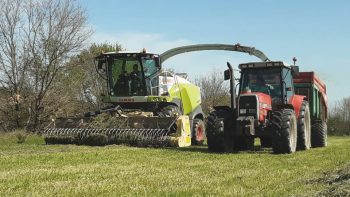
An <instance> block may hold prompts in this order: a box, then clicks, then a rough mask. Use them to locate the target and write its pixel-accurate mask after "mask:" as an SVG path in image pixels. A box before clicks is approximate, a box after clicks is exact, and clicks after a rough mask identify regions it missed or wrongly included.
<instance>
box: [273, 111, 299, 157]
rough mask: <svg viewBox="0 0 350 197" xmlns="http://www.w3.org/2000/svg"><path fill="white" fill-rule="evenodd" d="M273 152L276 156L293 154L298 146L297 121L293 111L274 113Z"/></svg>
mask: <svg viewBox="0 0 350 197" xmlns="http://www.w3.org/2000/svg"><path fill="white" fill-rule="evenodd" d="M272 127H273V129H272V135H271V137H272V138H271V139H272V150H273V152H274V153H276V154H284V153H293V152H295V151H296V146H297V119H296V116H295V112H294V110H292V109H278V110H275V111H274V112H273V119H272Z"/></svg>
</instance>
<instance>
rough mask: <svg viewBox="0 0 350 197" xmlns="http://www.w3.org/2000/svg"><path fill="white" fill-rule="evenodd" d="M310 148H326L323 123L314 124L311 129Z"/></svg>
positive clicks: (324, 125)
mask: <svg viewBox="0 0 350 197" xmlns="http://www.w3.org/2000/svg"><path fill="white" fill-rule="evenodd" d="M311 146H312V147H313V148H316V147H325V146H327V124H326V123H325V122H323V121H319V122H315V123H314V124H313V125H312V127H311Z"/></svg>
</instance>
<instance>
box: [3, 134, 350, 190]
mask: <svg viewBox="0 0 350 197" xmlns="http://www.w3.org/2000/svg"><path fill="white" fill-rule="evenodd" d="M16 141H17V139H16V137H15V136H14V135H11V134H2V135H1V136H0V196H47V195H49V196H101V195H103V196H120V195H124V196H125V195H127V196H135V195H137V196H140V195H142V196H143V195H147V196H193V195H194V196H203V195H210V196H313V195H316V194H318V193H319V192H320V191H324V190H325V189H326V188H327V187H328V186H327V185H326V184H324V183H322V182H320V181H310V180H315V179H318V178H320V177H322V176H323V174H325V173H327V172H333V171H335V170H337V169H341V168H344V167H346V166H348V165H349V164H350V138H345V137H330V138H329V142H328V144H329V146H328V147H327V148H318V149H311V150H309V151H303V152H297V153H295V154H290V155H274V154H271V153H270V150H269V149H267V150H258V151H256V152H241V153H236V154H213V153H208V152H207V150H206V147H191V148H181V149H180V148H165V149H155V148H134V147H127V146H117V145H112V146H106V147H87V146H75V145H44V141H43V139H42V138H41V137H37V136H30V137H29V138H28V139H27V141H26V142H25V143H23V144H18V143H17V142H16ZM349 176H350V175H349ZM349 179H350V178H349Z"/></svg>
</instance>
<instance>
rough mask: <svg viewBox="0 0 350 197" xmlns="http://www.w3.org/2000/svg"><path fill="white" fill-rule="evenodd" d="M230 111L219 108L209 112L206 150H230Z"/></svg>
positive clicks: (231, 146) (231, 120)
mask: <svg viewBox="0 0 350 197" xmlns="http://www.w3.org/2000/svg"><path fill="white" fill-rule="evenodd" d="M232 122H233V117H232V112H231V111H230V110H224V109H220V110H217V111H213V112H211V113H210V114H209V116H208V120H207V126H206V133H207V143H208V150H209V151H213V152H225V151H226V152H232V151H233V139H232V136H231V135H232V134H231V131H232Z"/></svg>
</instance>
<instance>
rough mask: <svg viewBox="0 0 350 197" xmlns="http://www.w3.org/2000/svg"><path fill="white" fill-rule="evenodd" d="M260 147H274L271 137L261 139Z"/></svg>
mask: <svg viewBox="0 0 350 197" xmlns="http://www.w3.org/2000/svg"><path fill="white" fill-rule="evenodd" d="M260 145H261V147H262V148H270V147H272V142H271V137H268V136H264V137H260Z"/></svg>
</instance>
